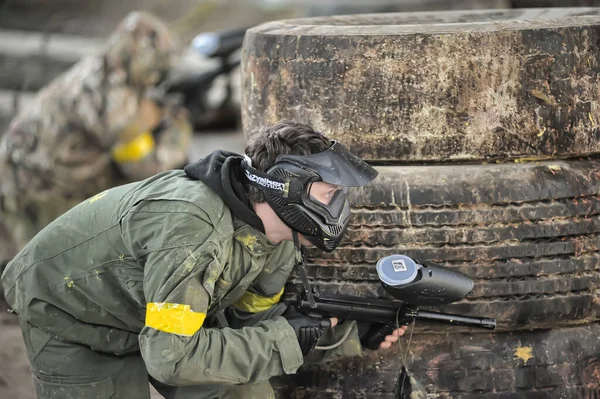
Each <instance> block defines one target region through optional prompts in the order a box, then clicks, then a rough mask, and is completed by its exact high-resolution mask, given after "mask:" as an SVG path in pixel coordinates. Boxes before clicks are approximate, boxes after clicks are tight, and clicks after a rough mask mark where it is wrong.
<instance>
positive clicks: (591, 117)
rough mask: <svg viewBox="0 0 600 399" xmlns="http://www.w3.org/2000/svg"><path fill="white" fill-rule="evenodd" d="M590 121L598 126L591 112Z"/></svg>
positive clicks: (589, 113) (589, 114)
mask: <svg viewBox="0 0 600 399" xmlns="http://www.w3.org/2000/svg"><path fill="white" fill-rule="evenodd" d="M588 119H589V120H590V122H592V125H596V121H595V120H594V117H593V116H592V113H591V112H588Z"/></svg>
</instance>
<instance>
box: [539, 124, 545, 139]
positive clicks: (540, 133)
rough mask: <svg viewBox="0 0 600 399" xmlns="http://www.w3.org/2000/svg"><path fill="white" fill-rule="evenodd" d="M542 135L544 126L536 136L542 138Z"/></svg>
mask: <svg viewBox="0 0 600 399" xmlns="http://www.w3.org/2000/svg"><path fill="white" fill-rule="evenodd" d="M544 133H546V126H544V127H543V128H542V129H541V130H540V132H539V133H538V135H537V136H538V137H542V136H543V135H544Z"/></svg>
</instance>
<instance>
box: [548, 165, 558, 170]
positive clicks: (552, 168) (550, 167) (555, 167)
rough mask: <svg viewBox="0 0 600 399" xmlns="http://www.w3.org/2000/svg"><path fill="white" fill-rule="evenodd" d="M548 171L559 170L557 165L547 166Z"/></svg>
mask: <svg viewBox="0 0 600 399" xmlns="http://www.w3.org/2000/svg"><path fill="white" fill-rule="evenodd" d="M548 169H550V170H561V169H560V166H558V165H548Z"/></svg>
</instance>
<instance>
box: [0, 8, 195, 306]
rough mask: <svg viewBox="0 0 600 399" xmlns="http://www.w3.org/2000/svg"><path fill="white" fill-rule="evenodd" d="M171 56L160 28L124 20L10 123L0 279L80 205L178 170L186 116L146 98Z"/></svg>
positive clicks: (143, 18)
mask: <svg viewBox="0 0 600 399" xmlns="http://www.w3.org/2000/svg"><path fill="white" fill-rule="evenodd" d="M177 51H178V50H177V46H176V40H175V38H174V37H173V36H172V35H171V33H170V32H169V31H168V30H167V27H166V26H165V25H164V24H163V23H162V22H161V21H159V20H158V19H156V18H154V17H152V16H150V15H146V14H143V13H132V14H130V15H129V16H127V18H126V19H125V20H124V21H123V22H122V23H121V24H120V25H119V26H118V27H117V29H116V31H115V32H114V33H113V34H112V36H111V37H110V38H109V40H108V42H107V43H106V45H105V47H104V48H103V50H102V51H100V52H99V53H98V54H96V55H92V56H90V57H87V58H84V59H82V60H81V61H80V62H78V63H77V64H75V65H74V66H73V67H72V68H71V69H69V70H68V71H67V72H65V73H64V74H63V75H61V76H59V77H58V78H57V79H55V80H54V81H53V82H51V83H50V84H49V85H48V86H47V87H45V88H44V89H42V90H41V91H40V92H39V93H38V95H37V96H36V98H35V99H34V101H33V104H31V105H30V106H28V107H27V108H24V109H22V110H21V111H20V113H19V114H18V115H17V116H16V117H15V118H14V119H13V121H12V123H11V125H10V126H9V128H8V130H7V131H6V133H5V134H4V135H3V136H2V139H1V141H0V272H1V271H2V269H3V266H4V265H6V263H7V262H8V261H9V260H10V259H12V257H13V256H14V255H15V254H16V252H17V251H18V250H19V249H20V248H22V247H23V246H24V245H25V244H26V243H27V242H28V241H29V240H30V239H31V238H32V237H33V236H34V235H35V234H36V233H37V232H38V231H40V230H41V229H42V228H43V227H44V226H46V225H47V224H48V223H50V222H51V221H52V220H54V219H55V218H56V217H57V216H59V215H61V214H62V213H64V212H65V211H66V210H67V209H69V208H70V207H72V206H74V205H75V204H77V203H79V202H81V201H82V200H84V199H85V198H88V197H90V196H92V195H94V194H95V193H98V192H101V191H103V190H105V189H107V188H109V187H114V186H117V185H120V184H124V183H128V182H131V181H137V180H141V179H145V178H147V177H150V176H152V175H154V174H156V173H159V172H162V171H165V170H170V169H173V168H177V167H183V166H184V165H185V164H186V163H187V150H188V147H189V144H190V142H191V127H190V124H189V122H188V118H187V115H186V114H185V112H184V111H183V110H182V109H180V107H179V106H178V105H177V104H176V103H175V102H174V101H170V100H169V99H164V101H157V100H156V99H154V98H152V96H151V89H153V88H155V86H157V85H158V84H160V83H161V81H162V80H163V79H164V78H165V77H166V75H167V73H168V71H169V70H170V68H171V64H172V61H174V59H175V56H176V52H177ZM0 291H1V290H0ZM0 294H1V292H0ZM1 297H2V295H0V298H1Z"/></svg>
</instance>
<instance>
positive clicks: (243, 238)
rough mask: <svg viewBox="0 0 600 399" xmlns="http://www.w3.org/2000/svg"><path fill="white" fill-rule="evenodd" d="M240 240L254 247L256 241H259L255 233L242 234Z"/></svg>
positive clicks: (247, 245) (251, 247)
mask: <svg viewBox="0 0 600 399" xmlns="http://www.w3.org/2000/svg"><path fill="white" fill-rule="evenodd" d="M238 239H239V240H240V242H241V243H242V244H244V245H245V246H246V247H248V248H250V249H253V248H254V244H256V241H258V238H256V236H254V235H250V234H248V235H246V236H241V237H239V238H238Z"/></svg>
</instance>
